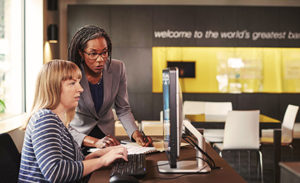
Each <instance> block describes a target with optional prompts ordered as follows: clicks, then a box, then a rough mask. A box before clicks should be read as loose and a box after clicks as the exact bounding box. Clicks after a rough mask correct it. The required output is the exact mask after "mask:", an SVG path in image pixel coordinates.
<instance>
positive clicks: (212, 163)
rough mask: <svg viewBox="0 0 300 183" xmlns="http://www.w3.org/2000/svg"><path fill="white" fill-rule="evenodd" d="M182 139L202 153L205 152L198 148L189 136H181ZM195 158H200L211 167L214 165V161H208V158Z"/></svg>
mask: <svg viewBox="0 0 300 183" xmlns="http://www.w3.org/2000/svg"><path fill="white" fill-rule="evenodd" d="M187 139H188V140H189V141H188V140H187ZM183 140H185V141H186V142H187V143H189V144H191V145H192V146H194V147H196V148H197V149H198V150H199V151H200V152H201V153H202V154H204V153H205V152H204V151H203V150H202V149H200V148H198V145H197V144H195V143H194V141H193V140H191V139H190V138H188V137H183ZM203 152H204V153H203ZM196 158H199V159H201V160H202V161H204V162H206V163H207V164H208V166H209V167H210V168H211V169H213V167H214V162H213V161H212V162H210V161H209V159H208V160H207V159H204V158H202V157H196Z"/></svg>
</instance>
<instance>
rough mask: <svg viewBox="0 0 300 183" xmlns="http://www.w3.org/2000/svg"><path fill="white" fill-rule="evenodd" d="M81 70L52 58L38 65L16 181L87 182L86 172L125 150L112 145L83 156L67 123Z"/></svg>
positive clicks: (123, 155)
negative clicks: (40, 66)
mask: <svg viewBox="0 0 300 183" xmlns="http://www.w3.org/2000/svg"><path fill="white" fill-rule="evenodd" d="M80 79H81V72H80V69H79V68H78V66H77V65H76V64H74V63H73V62H70V61H63V60H53V61H50V62H48V63H46V64H45V65H44V66H43V68H42V69H41V71H40V73H39V75H38V78H37V83H36V90H35V97H34V102H33V106H32V110H31V112H30V115H29V117H28V119H27V120H26V123H25V124H24V129H26V133H25V138H24V144H23V149H22V157H21V166H20V172H19V181H18V182H87V181H88V179H89V174H90V173H91V172H93V171H94V170H96V169H99V168H101V167H103V166H108V165H110V164H111V163H112V162H113V161H114V160H115V159H118V158H123V159H124V160H126V161H127V150H126V148H124V147H121V146H112V147H107V148H105V149H101V150H98V151H96V152H94V153H91V154H89V155H88V156H86V157H84V156H83V155H82V153H81V151H80V148H79V146H78V145H77V143H76V142H75V140H74V139H73V137H72V135H71V134H70V132H69V131H68V129H67V127H68V125H69V123H70V121H71V120H72V119H73V116H74V114H75V108H76V106H77V105H78V100H79V98H80V94H81V93H82V91H83V89H82V87H81V85H80V83H79V82H80Z"/></svg>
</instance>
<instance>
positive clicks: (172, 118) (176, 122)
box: [163, 67, 183, 168]
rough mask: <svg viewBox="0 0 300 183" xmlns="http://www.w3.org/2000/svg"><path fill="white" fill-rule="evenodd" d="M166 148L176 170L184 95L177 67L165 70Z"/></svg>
mask: <svg viewBox="0 0 300 183" xmlns="http://www.w3.org/2000/svg"><path fill="white" fill-rule="evenodd" d="M163 123H164V124H163V126H164V129H163V132H164V148H165V151H166V153H167V156H168V160H169V164H170V167H171V168H176V162H177V158H178V157H179V153H180V142H181V135H182V123H183V115H182V93H181V89H180V83H179V72H178V69H177V68H176V67H171V68H167V69H164V70H163Z"/></svg>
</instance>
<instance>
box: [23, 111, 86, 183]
mask: <svg viewBox="0 0 300 183" xmlns="http://www.w3.org/2000/svg"><path fill="white" fill-rule="evenodd" d="M83 159H84V156H83V155H82V153H81V151H80V148H79V147H78V145H77V143H75V141H74V140H73V137H72V135H71V134H70V133H69V131H68V129H67V128H66V127H65V126H64V124H63V122H62V121H61V120H60V119H59V117H58V116H57V115H56V114H54V113H53V112H52V111H51V110H48V109H41V110H39V111H38V112H36V113H35V114H34V115H33V116H32V117H31V119H30V121H29V123H28V125H27V129H26V133H25V138H24V143H23V148H22V157H21V165H20V171H19V181H18V182H77V181H79V182H82V181H83V182H85V181H87V180H88V177H85V178H83V179H81V178H82V176H83V175H82V174H83V163H82V160H83Z"/></svg>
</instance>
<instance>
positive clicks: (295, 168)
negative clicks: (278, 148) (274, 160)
mask: <svg viewBox="0 0 300 183" xmlns="http://www.w3.org/2000/svg"><path fill="white" fill-rule="evenodd" d="M279 165H280V166H281V167H282V168H285V169H287V170H288V171H289V172H291V173H293V174H294V175H295V176H297V177H300V162H299V161H298V162H280V163H279Z"/></svg>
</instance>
